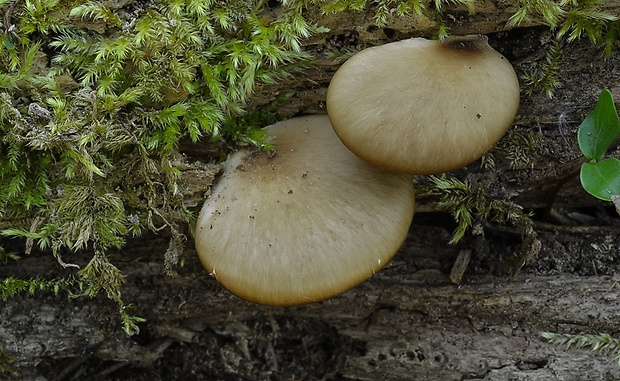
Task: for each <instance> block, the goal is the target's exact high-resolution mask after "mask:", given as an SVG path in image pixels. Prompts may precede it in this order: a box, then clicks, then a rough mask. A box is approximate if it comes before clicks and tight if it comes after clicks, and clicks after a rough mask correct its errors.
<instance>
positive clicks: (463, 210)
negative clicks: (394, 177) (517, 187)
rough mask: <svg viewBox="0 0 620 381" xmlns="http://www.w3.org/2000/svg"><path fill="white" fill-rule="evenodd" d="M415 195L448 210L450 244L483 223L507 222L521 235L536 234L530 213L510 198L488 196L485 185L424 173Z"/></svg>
mask: <svg viewBox="0 0 620 381" xmlns="http://www.w3.org/2000/svg"><path fill="white" fill-rule="evenodd" d="M419 181H420V182H419V184H418V186H417V187H416V198H418V199H422V198H432V199H434V200H435V201H436V202H437V203H438V205H439V207H440V208H442V209H443V210H445V211H446V212H448V213H450V214H451V215H452V217H453V218H454V221H455V222H456V224H457V227H456V229H455V230H454V233H453V235H452V239H451V240H450V244H451V245H454V244H456V243H458V242H459V241H461V240H462V239H463V237H465V234H466V233H467V231H469V230H471V229H472V228H473V227H474V226H476V225H480V226H482V225H484V223H485V222H487V221H489V222H494V223H497V224H506V223H509V224H511V225H513V226H515V227H516V228H518V229H519V230H520V231H521V232H522V235H523V236H524V238H533V237H535V236H536V232H535V231H534V224H533V222H532V220H531V218H530V217H531V216H530V215H529V214H528V213H526V212H524V211H523V208H522V207H521V206H519V205H517V204H515V203H514V202H512V201H509V200H504V199H500V198H493V197H491V196H489V194H488V190H487V187H486V186H484V185H482V184H477V185H474V184H472V183H470V182H469V181H467V180H465V181H462V180H459V179H458V178H456V177H452V176H446V175H443V176H428V177H426V178H425V179H424V180H419Z"/></svg>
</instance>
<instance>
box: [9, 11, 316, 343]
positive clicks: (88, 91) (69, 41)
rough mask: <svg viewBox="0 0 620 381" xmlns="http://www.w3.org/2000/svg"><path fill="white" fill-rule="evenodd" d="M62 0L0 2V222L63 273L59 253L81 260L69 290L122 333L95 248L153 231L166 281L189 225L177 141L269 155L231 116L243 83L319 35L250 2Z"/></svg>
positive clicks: (283, 65)
mask: <svg viewBox="0 0 620 381" xmlns="http://www.w3.org/2000/svg"><path fill="white" fill-rule="evenodd" d="M69 4H70V3H67V2H62V1H58V0H42V1H39V0H33V1H27V2H25V3H21V2H12V1H6V0H0V11H2V12H3V13H4V15H5V19H6V20H9V22H10V23H11V24H12V25H14V26H15V28H9V29H6V30H5V31H4V34H3V36H2V40H3V44H1V45H0V62H1V63H0V159H1V160H0V221H2V222H0V224H1V225H0V227H2V228H3V230H2V234H3V235H4V236H9V237H11V236H17V237H25V238H27V239H28V240H29V241H30V242H33V243H34V244H36V245H38V247H39V248H41V249H43V250H51V252H52V253H53V255H55V256H56V258H57V259H58V261H59V263H60V264H61V265H62V266H65V267H78V266H77V265H75V264H71V263H65V262H64V261H63V259H62V258H61V252H62V251H63V249H70V250H72V251H84V250H85V249H89V251H91V252H94V253H95V254H94V256H93V257H92V258H91V260H90V261H89V262H88V264H87V265H86V266H85V267H84V268H82V269H80V270H79V271H78V272H77V273H76V276H77V277H78V279H79V280H80V282H83V283H82V286H83V287H84V292H83V294H84V295H87V296H94V295H96V294H98V293H100V292H104V293H105V294H106V295H107V296H108V297H109V298H110V299H112V300H114V301H116V302H117V303H118V305H119V312H120V315H121V320H122V324H123V327H124V328H125V330H126V331H127V332H128V333H135V332H137V325H136V324H137V323H139V322H140V318H137V317H132V316H130V315H129V314H128V312H127V311H128V305H126V304H125V302H124V301H123V300H122V299H121V292H120V289H121V286H122V283H123V280H124V275H123V274H122V273H121V272H120V270H119V269H118V268H117V267H116V266H114V264H112V263H111V262H110V261H109V258H108V256H107V255H106V253H107V251H108V250H109V249H112V248H121V247H122V246H123V244H124V243H125V240H126V239H127V237H128V236H131V235H138V234H141V233H142V232H143V231H145V230H152V231H160V230H161V229H166V230H168V231H170V232H171V234H172V237H173V239H172V240H171V244H170V247H169V250H168V252H167V253H166V268H167V269H168V270H169V272H173V270H172V267H173V266H174V265H175V264H176V263H178V257H179V256H178V252H179V247H182V244H183V242H184V241H185V235H184V234H183V233H182V232H183V231H184V230H185V228H184V227H183V225H184V224H187V223H188V222H190V221H191V219H192V218H193V217H192V213H191V212H190V211H189V210H187V209H186V208H185V206H184V205H183V199H182V196H181V194H180V192H179V190H178V184H177V182H178V180H179V176H180V175H179V170H178V169H177V168H175V167H174V165H173V164H172V163H173V158H174V155H175V153H176V147H177V145H178V143H179V141H180V140H181V139H185V138H189V139H191V140H192V141H198V140H199V139H209V140H226V141H228V142H230V143H233V144H235V143H236V144H251V145H254V146H257V147H263V148H269V147H270V146H269V143H268V142H266V141H265V138H264V135H262V133H261V132H260V130H259V127H262V124H260V123H259V122H258V121H257V120H256V119H255V118H254V119H252V118H251V117H250V116H244V109H243V107H244V105H245V103H246V102H247V101H248V99H249V96H250V95H251V94H252V92H253V90H254V88H255V87H256V86H257V85H259V84H269V83H274V82H276V81H278V80H281V79H282V78H285V77H286V76H288V75H290V74H291V73H293V72H295V71H296V70H299V68H300V67H301V66H302V65H304V64H305V63H307V62H308V60H309V59H310V56H309V55H308V54H307V53H305V52H303V51H302V50H301V43H302V41H303V40H304V39H305V38H307V37H309V36H310V35H311V34H312V33H314V32H316V31H318V30H319V28H317V27H316V26H313V25H310V24H309V23H307V22H306V21H305V19H303V17H302V16H301V7H300V6H299V5H298V4H292V5H291V6H289V7H287V8H286V9H284V10H283V12H282V13H281V14H280V16H279V17H278V18H276V19H270V18H267V17H265V16H263V15H262V13H261V12H262V7H263V2H260V1H230V2H226V3H225V4H224V3H222V2H211V1H203V0H163V1H160V2H157V3H155V4H153V5H151V6H149V7H148V8H145V9H124V10H120V9H112V8H110V7H109V6H107V5H105V4H104V3H101V2H96V1H91V2H87V3H83V4H79V5H77V6H76V7H74V8H70V7H69ZM129 6H137V5H132V4H129ZM52 16H53V17H52ZM42 47H45V49H43V48H42ZM48 60H50V61H51V67H50V68H47V61H48ZM119 168H122V171H119V170H118V169H119ZM127 174H130V175H127ZM54 281H58V282H61V283H62V280H54ZM25 282H27V283H28V282H30V283H29V284H31V285H32V284H38V285H40V284H41V283H32V282H33V281H25ZM12 285H13V286H10V285H9V284H5V285H4V286H5V288H4V291H5V294H4V295H7V297H8V296H12V295H14V294H15V293H14V292H11V291H10V290H13V291H16V290H18V289H16V288H15V287H16V284H15V283H12ZM11 287H13V288H11Z"/></svg>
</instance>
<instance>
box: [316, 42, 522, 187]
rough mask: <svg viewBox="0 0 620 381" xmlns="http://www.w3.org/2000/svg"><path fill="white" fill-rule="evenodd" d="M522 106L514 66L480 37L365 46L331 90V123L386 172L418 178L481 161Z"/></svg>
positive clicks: (349, 144)
mask: <svg viewBox="0 0 620 381" xmlns="http://www.w3.org/2000/svg"><path fill="white" fill-rule="evenodd" d="M518 107H519V82H518V79H517V76H516V74H515V71H514V69H513V67H512V65H511V64H510V62H508V60H507V59H506V58H504V56H502V55H501V54H500V53H498V52H497V51H495V50H494V49H493V48H491V47H490V46H489V44H488V42H487V37H486V36H480V35H471V36H462V37H449V38H447V39H446V40H444V41H443V42H440V41H432V40H426V39H423V38H412V39H408V40H403V41H398V42H393V43H389V44H385V45H381V46H377V47H372V48H368V49H365V50H363V51H361V52H359V53H357V54H356V55H354V56H353V57H351V58H350V59H349V60H348V61H347V62H345V63H344V64H343V65H342V67H341V68H340V69H339V70H338V71H337V72H336V74H335V75H334V77H333V79H332V81H331V83H330V86H329V89H328V92H327V112H328V115H329V119H330V121H331V123H332V125H333V127H334V129H335V130H336V133H337V134H338V137H339V138H340V139H341V140H342V142H343V143H344V144H345V145H346V146H347V147H348V148H349V149H350V150H351V151H353V152H354V153H355V154H356V155H358V156H359V157H361V158H362V159H364V160H366V161H368V162H369V163H372V164H375V165H378V166H380V167H381V168H384V169H386V170H390V171H395V172H402V173H410V174H419V175H426V174H435V173H441V172H447V171H450V170H453V169H457V168H461V167H463V166H465V165H467V164H470V163H471V162H473V161H475V160H476V159H478V158H479V157H480V156H482V155H483V154H484V153H485V152H486V151H487V150H488V149H489V148H490V147H491V146H492V145H493V144H495V143H496V142H497V141H498V140H499V139H500V138H501V137H502V136H503V135H504V133H505V132H506V130H507V129H508V128H509V127H510V125H511V123H512V120H513V119H514V117H515V115H516V113H517V109H518Z"/></svg>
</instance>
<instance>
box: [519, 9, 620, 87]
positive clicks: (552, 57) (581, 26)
mask: <svg viewBox="0 0 620 381" xmlns="http://www.w3.org/2000/svg"><path fill="white" fill-rule="evenodd" d="M601 4H602V1H600V0H560V1H554V0H519V1H518V2H517V6H518V8H517V11H516V13H515V14H514V15H513V16H512V17H511V18H510V20H509V22H508V25H510V26H518V25H520V24H521V23H529V22H535V21H542V22H545V23H546V24H548V25H549V26H550V27H551V29H552V30H553V31H554V34H555V40H554V41H552V42H551V43H550V44H549V45H548V47H547V52H546V54H545V57H544V58H543V59H541V60H539V61H536V62H531V63H527V64H525V65H523V67H522V69H523V75H522V80H523V82H524V84H523V87H524V88H525V91H526V93H527V94H531V93H533V92H537V91H544V92H545V94H546V95H547V97H548V98H553V94H554V92H555V90H556V89H557V88H558V87H560V86H561V82H560V80H559V79H558V74H557V72H558V69H559V63H560V60H561V57H562V49H563V47H564V46H566V45H567V44H570V43H571V42H573V41H575V40H578V39H580V38H581V37H583V36H586V37H587V38H588V39H589V40H590V41H591V42H592V43H594V44H595V45H597V46H601V47H602V48H603V51H604V54H605V56H610V55H611V54H613V52H614V50H615V49H616V48H617V46H618V41H619V39H618V37H619V36H620V21H619V20H618V17H617V16H616V15H613V14H611V13H609V12H606V11H604V10H603V9H602V8H601Z"/></svg>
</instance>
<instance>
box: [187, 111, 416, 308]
mask: <svg viewBox="0 0 620 381" xmlns="http://www.w3.org/2000/svg"><path fill="white" fill-rule="evenodd" d="M267 131H268V134H269V135H270V136H271V137H272V138H273V139H274V142H275V145H276V148H277V153H276V155H275V156H272V157H268V155H266V154H265V153H259V154H251V153H248V152H247V151H241V152H238V153H236V154H234V155H232V156H231V157H230V159H229V160H228V161H227V163H226V165H225V170H224V174H223V175H222V177H221V178H220V180H219V181H218V183H217V184H216V185H215V186H214V187H213V191H212V194H211V196H210V197H209V199H208V200H207V201H206V203H205V205H204V207H203V209H202V211H201V213H200V215H199V217H198V221H197V226H196V250H197V251H198V255H199V256H200V259H201V261H202V263H203V265H204V266H205V268H206V269H207V271H209V272H210V273H211V274H212V275H214V276H215V277H216V279H217V280H218V281H219V282H220V283H221V284H222V285H223V286H224V287H226V288H227V289H228V290H230V291H231V292H232V293H234V294H236V295H238V296H240V297H242V298H244V299H247V300H250V301H254V302H258V303H263V304H272V305H297V304H305V303H310V302H314V301H318V300H323V299H327V298H329V297H332V296H335V295H337V294H340V293H342V292H344V291H346V290H348V289H350V288H352V287H354V286H356V285H357V284H359V283H361V282H363V281H364V280H366V279H367V278H368V277H370V276H371V275H373V274H374V273H375V272H376V271H378V270H379V269H381V268H382V267H383V266H385V265H386V264H387V263H388V262H389V261H390V259H391V258H392V257H393V255H394V254H395V253H396V251H397V250H398V248H399V247H400V245H401V243H402V241H403V240H404V239H405V237H406V235H407V231H408V229H409V225H410V223H411V218H412V217H413V207H414V193H413V181H412V177H411V176H407V175H400V174H394V173H390V172H385V171H383V170H381V169H380V168H377V167H374V166H372V165H370V164H368V163H366V162H364V161H363V160H361V159H359V158H358V157H356V156H355V155H353V154H352V153H351V152H350V151H349V150H347V149H346V147H345V146H344V145H343V144H342V143H341V142H340V141H339V139H338V138H337V137H336V135H335V133H334V132H333V129H332V127H331V125H330V123H329V120H328V118H327V116H325V115H318V116H307V117H300V118H295V119H291V120H287V121H283V122H280V123H277V124H275V125H273V126H270V127H268V128H267ZM240 166H242V168H243V170H239V169H238V168H239V167H240Z"/></svg>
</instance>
